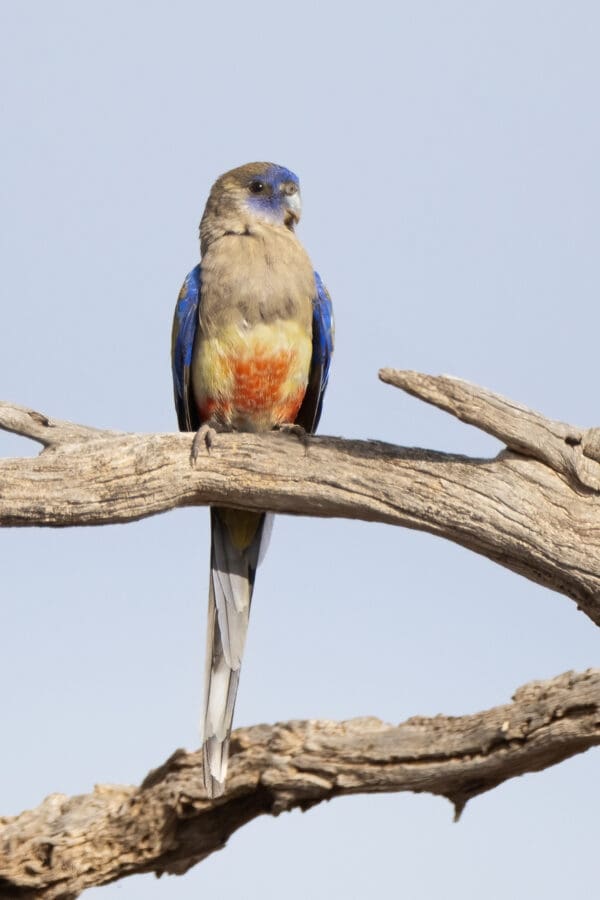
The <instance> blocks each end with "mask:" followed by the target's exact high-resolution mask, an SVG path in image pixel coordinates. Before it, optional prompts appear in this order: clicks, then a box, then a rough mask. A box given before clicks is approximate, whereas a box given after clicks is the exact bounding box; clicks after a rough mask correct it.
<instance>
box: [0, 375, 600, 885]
mask: <svg viewBox="0 0 600 900" xmlns="http://www.w3.org/2000/svg"><path fill="white" fill-rule="evenodd" d="M380 377H381V378H382V380H384V381H386V382H388V383H390V384H393V385H396V386H398V387H401V388H402V389H404V390H406V391H408V392H409V393H412V394H414V395H416V396H418V397H420V398H421V399H423V400H425V401H427V402H429V403H434V404H435V405H436V406H439V407H440V408H442V409H445V410H446V411H448V412H450V413H451V414H452V415H455V416H457V417H458V418H459V419H461V420H462V421H465V422H468V423H470V424H472V425H476V426H477V427H479V428H482V429H483V430H485V431H487V432H488V433H490V434H493V435H495V436H496V437H498V438H499V439H500V440H501V441H503V442H504V443H505V444H506V447H507V449H506V450H503V451H502V452H501V453H500V454H499V455H498V456H497V457H496V458H495V459H469V458H467V457H464V456H458V455H451V454H445V453H437V452H434V451H430V450H418V449H411V448H404V447H397V446H393V445H390V444H383V443H379V442H373V441H349V440H342V439H336V438H324V437H321V438H311V439H310V442H309V443H308V446H307V447H306V446H305V445H304V443H302V442H300V441H298V440H297V439H296V438H294V437H290V436H286V435H275V434H273V435H261V436H256V435H244V434H229V435H219V437H218V438H217V440H216V442H215V444H214V446H213V448H212V449H211V452H210V453H206V454H205V455H203V456H202V457H201V458H200V459H199V460H198V462H197V464H196V465H195V466H192V465H191V463H190V448H191V435H186V434H153V435H142V434H125V433H122V432H116V431H100V430H98V429H95V428H89V427H85V426H81V425H75V424H72V423H68V422H61V421H59V420H55V419H51V418H49V417H47V416H44V415H42V414H40V413H37V412H34V411H32V410H28V409H24V408H23V407H19V406H15V405H14V404H10V403H0V428H3V429H6V430H9V431H13V432H15V433H17V434H20V435H23V436H24V437H29V438H32V439H33V440H36V441H39V442H40V443H41V444H43V446H44V449H43V451H42V452H41V453H40V455H39V456H38V457H36V458H34V459H29V458H28V459H3V460H0V526H31V525H38V526H39V525H45V526H51V527H62V526H69V525H102V524H109V523H118V522H128V521H133V520H135V519H140V518H143V517H145V516H150V515H155V514H156V513H160V512H164V511H166V510H169V509H173V508H175V507H180V506H195V505H206V504H218V505H223V506H227V505H229V506H234V507H246V508H250V509H268V510H272V511H273V512H283V513H291V514H296V515H313V516H329V517H332V516H339V517H345V518H350V519H352V518H356V519H364V520H367V521H378V522H386V523H389V524H393V525H401V526H405V527H408V528H416V529H421V530H424V531H429V532H431V533H433V534H437V535H439V536H441V537H445V538H447V539H449V540H452V541H455V542H456V543H458V544H461V545H463V546H465V547H467V548H470V549H471V550H474V551H475V552H477V553H481V554H483V555H484V556H487V557H488V558H489V559H492V560H494V561H496V562H498V563H500V564H501V565H503V566H506V567H508V568H510V569H513V570H514V571H516V572H519V573H521V574H522V575H524V576H526V577H527V578H530V579H531V580H533V581H536V582H538V583H541V584H544V585H547V586H548V587H551V588H554V589H555V590H557V591H560V592H562V593H563V594H565V595H567V596H568V597H571V598H572V599H573V600H575V601H576V603H577V604H578V606H579V608H580V609H582V610H583V611H584V612H585V613H586V615H587V616H589V618H590V619H591V620H592V621H593V622H595V623H596V624H600V505H599V502H598V492H599V491H600V439H599V435H600V430H598V429H590V430H588V431H585V430H582V429H579V428H576V427H574V426H570V425H564V424H562V423H558V422H552V421H550V420H548V419H546V418H544V417H543V416H541V415H540V414H538V413H535V412H533V411H531V410H528V409H526V408H525V407H522V406H519V405H517V404H515V403H512V402H511V401H509V400H506V399H504V398H502V397H499V396H498V395H495V394H492V393H490V392H489V391H486V390H484V389H482V388H478V387H476V386H474V385H470V384H468V383H466V382H463V381H460V380H458V379H454V378H448V377H445V376H444V377H432V376H427V375H422V374H419V373H416V372H398V371H395V370H391V369H385V370H382V372H381V373H380ZM598 743H600V670H590V671H588V672H586V673H584V674H581V675H574V674H572V673H567V674H566V675H561V676H559V677H558V678H555V679H553V680H552V681H548V682H536V683H532V684H530V685H526V686H525V687H523V688H521V689H519V691H517V693H516V694H515V696H514V700H513V703H512V704H508V705H506V706H502V707H498V708H496V709H491V710H488V711H487V712H482V713H479V714H477V715H471V716H464V717H461V718H448V717H444V716H437V717H435V718H433V719H425V718H413V719H410V720H409V721H407V722H405V723H404V724H403V725H399V726H397V727H392V726H389V725H385V724H383V723H381V722H379V721H378V720H376V719H360V720H354V721H350V722H345V723H333V722H289V723H284V724H280V725H276V726H266V725H265V726H256V727H254V728H248V729H240V730H238V731H237V732H235V734H234V740H233V743H232V759H231V766H230V776H229V779H228V783H227V792H226V794H225V796H224V797H222V798H219V800H217V801H212V802H210V801H208V800H207V799H206V797H205V795H204V791H203V789H202V787H201V785H202V778H201V772H200V766H201V761H200V758H199V756H198V755H197V754H188V753H184V752H183V751H177V752H176V753H175V754H174V755H173V756H172V757H171V758H170V759H169V760H168V761H167V762H166V763H165V764H164V765H163V766H161V767H160V768H159V769H157V770H156V771H154V772H152V773H150V775H149V776H147V778H146V779H145V780H144V782H143V783H142V785H141V786H140V787H139V788H133V787H99V788H96V790H95V791H94V793H93V794H91V795H88V796H81V797H73V798H66V797H64V796H61V795H51V796H50V797H48V798H47V799H46V800H45V801H44V802H43V803H42V804H41V806H40V807H38V808H37V809H35V810H32V811H28V812H24V813H22V814H21V815H19V816H16V817H14V818H10V819H9V818H5V819H0V898H27V900H33V898H36V900H59V898H60V900H72V898H75V897H77V896H78V895H79V893H80V892H81V891H82V890H83V889H84V888H86V887H89V886H91V885H98V884H105V883H106V882H108V881H113V880H116V879H118V878H121V877H124V876H125V875H128V874H132V873H134V872H150V871H152V872H156V873H157V874H161V873H162V872H169V873H181V872H184V871H186V870H187V869H188V868H189V867H190V866H192V865H194V864H195V863H196V862H198V861H200V860H202V859H204V858H205V857H206V856H208V855H209V854H210V853H213V852H214V851H215V850H218V849H220V848H221V847H223V846H224V845H225V843H226V841H227V839H228V838H229V836H230V835H231V834H233V832H234V831H235V830H236V829H238V828H240V827H241V826H242V825H243V824H245V823H246V822H248V821H250V820H251V819H253V818H255V817H256V816H258V815H262V814H277V813H279V812H282V811H284V810H289V809H293V808H294V807H300V808H302V809H306V808H308V807H310V806H312V805H314V804H315V803H319V802H320V801H322V800H325V799H331V798H332V797H336V796H340V795H343V794H350V793H361V792H362V793H373V792H383V791H417V792H418V791H428V792H430V793H434V794H439V795H442V796H445V797H447V798H448V799H449V800H451V802H452V803H453V804H454V806H455V810H456V812H457V814H459V813H460V811H461V810H462V808H463V807H464V805H465V804H466V802H467V801H468V800H469V799H470V798H471V797H474V796H476V795H477V794H480V793H482V792H483V791H487V790H489V789H491V788H493V787H495V786H497V785H499V784H500V783H502V782H503V781H505V780H506V779H507V778H512V777H515V776H517V775H521V774H523V773H525V772H533V771H537V770H539V769H542V768H545V767H547V766H550V765H553V764H555V763H557V762H560V761H561V760H563V759H565V758H567V757H569V756H572V755H574V754H576V753H581V752H583V751H585V750H587V749H588V748H590V747H592V746H596V745H597V744H598Z"/></svg>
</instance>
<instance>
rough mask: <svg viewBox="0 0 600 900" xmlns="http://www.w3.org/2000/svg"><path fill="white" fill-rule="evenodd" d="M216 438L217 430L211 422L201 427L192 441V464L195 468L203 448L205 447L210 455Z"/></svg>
mask: <svg viewBox="0 0 600 900" xmlns="http://www.w3.org/2000/svg"><path fill="white" fill-rule="evenodd" d="M216 436H217V429H216V428H215V427H214V425H213V424H211V423H210V422H205V423H204V425H201V426H200V428H199V429H198V431H197V432H196V434H195V435H194V440H193V441H192V450H191V453H190V462H191V464H192V465H193V466H195V465H196V462H197V460H198V456H199V455H200V450H201V448H202V447H204V449H205V450H206V452H207V453H210V448H211V447H212V445H213V444H214V440H215V438H216Z"/></svg>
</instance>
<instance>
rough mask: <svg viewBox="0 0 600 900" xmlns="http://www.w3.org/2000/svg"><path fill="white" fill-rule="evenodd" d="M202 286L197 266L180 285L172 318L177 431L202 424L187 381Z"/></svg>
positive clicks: (172, 356) (172, 362) (172, 357)
mask: <svg viewBox="0 0 600 900" xmlns="http://www.w3.org/2000/svg"><path fill="white" fill-rule="evenodd" d="M201 283H202V272H201V268H200V265H197V266H196V267H195V268H194V269H192V271H191V272H190V273H189V275H188V276H187V277H186V279H185V281H184V282H183V286H182V288H181V290H180V292H179V297H178V298H177V306H176V307H175V317H174V319H173V335H172V342H171V365H172V369H173V391H174V394H175V409H176V410H177V420H178V422H179V429H180V431H196V430H197V429H198V428H199V427H200V425H201V422H200V421H199V417H198V412H197V410H196V404H195V403H194V398H193V396H192V387H191V382H190V371H191V365H192V351H193V349H194V340H195V338H196V332H197V330H198V306H199V304H200V285H201Z"/></svg>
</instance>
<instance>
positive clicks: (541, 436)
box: [379, 369, 600, 491]
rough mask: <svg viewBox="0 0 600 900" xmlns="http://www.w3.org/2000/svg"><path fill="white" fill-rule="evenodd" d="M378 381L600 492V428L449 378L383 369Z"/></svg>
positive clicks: (458, 379) (446, 376) (447, 376)
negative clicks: (555, 416) (571, 422)
mask: <svg viewBox="0 0 600 900" xmlns="http://www.w3.org/2000/svg"><path fill="white" fill-rule="evenodd" d="M379 377H380V378H381V380H382V381H384V382H385V383H386V384H392V385H394V387H399V388H401V389H402V390H403V391H406V392H407V393H409V394H412V395H413V396H414V397H418V398H419V399H420V400H425V401H426V402H427V403H432V404H433V405H434V406H437V407H439V408H440V409H443V410H445V411H446V412H449V413H451V414H452V415H453V416H456V418H457V419H460V420H461V422H466V423H467V424H468V425H475V426H476V427H477V428H481V430H482V431H487V433H488V434H491V435H493V437H496V438H498V439H499V440H500V441H502V442H503V443H505V444H506V446H507V447H508V448H509V450H515V451H516V452H517V453H523V454H524V455H525V456H531V457H533V459H539V460H540V461H541V462H545V463H546V464H547V465H549V466H550V468H552V469H554V470H555V471H556V472H562V473H563V474H564V475H567V476H568V477H569V478H571V479H573V480H574V481H575V482H576V483H577V482H579V483H580V484H581V485H583V486H584V487H587V488H590V489H592V490H595V491H598V490H600V464H599V463H598V460H600V450H599V449H598V447H599V439H598V435H599V431H600V430H599V429H598V428H589V429H587V430H586V429H582V428H577V427H576V426H575V425H565V424H564V423H563V422H555V421H553V420H552V419H546V418H545V416H542V415H540V413H537V412H534V411H533V410H531V409H527V407H526V406H521V404H519V403H514V401H512V400H507V398H506V397H501V396H500V395H499V394H493V393H492V392H491V391H487V390H485V388H480V387H478V386H477V385H474V384H470V383H469V382H468V381H463V380H462V379H460V378H452V377H451V376H449V375H423V374H422V373H421V372H411V371H405V370H404V371H401V370H399V369H381V370H380V372H379Z"/></svg>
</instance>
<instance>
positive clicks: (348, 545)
mask: <svg viewBox="0 0 600 900" xmlns="http://www.w3.org/2000/svg"><path fill="white" fill-rule="evenodd" d="M599 31H600V9H599V8H598V6H597V4H595V3H591V2H590V3H584V2H573V3H568V4H567V3H557V2H528V0H525V2H523V0H521V2H511V0H504V2H475V0H472V2H448V3H444V2H441V0H440V2H420V3H406V2H398V3H395V4H392V3H389V4H386V3H382V2H379V0H374V2H371V3H369V4H367V5H366V6H364V5H363V6H360V7H358V6H357V7H353V6H351V5H350V6H344V7H342V6H341V4H340V5H339V6H336V7H334V6H333V4H331V5H329V6H328V5H327V4H325V3H312V2H304V3H302V4H297V5H296V6H295V7H294V9H293V10H292V8H291V6H286V5H285V4H282V3H275V2H270V3H269V2H260V0H259V2H257V3H253V4H241V3H238V4H233V5H226V4H222V5H221V6H220V7H217V6H213V5H210V6H209V5H207V4H202V3H199V2H196V3H193V2H191V0H171V2H169V3H166V2H146V3H144V4H141V3H137V4H134V3H128V2H115V0H103V2H102V3H100V2H96V0H89V2H86V3H77V2H75V0H71V2H65V0H53V2H52V3H45V2H40V0H32V2H28V3H21V4H17V3H11V2H10V0H2V2H0V76H1V82H2V84H3V90H2V98H1V103H2V111H1V117H2V124H3V137H2V150H1V151H0V153H1V156H2V161H3V166H2V168H3V175H4V177H3V178H2V181H1V185H0V192H1V205H2V215H3V225H4V227H3V228H2V234H1V247H0V254H1V256H0V259H1V267H2V291H3V297H4V302H3V307H2V308H3V317H2V327H1V328H0V375H1V378H0V396H2V398H5V399H9V400H13V401H15V402H18V403H23V404H27V405H30V406H33V407H34V408H36V409H39V410H41V411H43V412H45V413H48V414H50V415H54V416H56V417H59V418H65V419H72V420H75V421H79V422H84V423H89V424H92V425H96V426H107V427H114V428H119V429H125V430H131V431H136V430H140V431H161V430H174V429H175V424H176V422H175V414H174V411H173V408H172V397H171V379H170V370H169V360H168V351H169V337H170V326H171V316H172V310H173V305H174V301H175V297H176V294H177V291H178V289H179V285H180V283H181V281H182V279H183V277H184V276H185V274H186V272H187V271H188V270H189V269H190V268H191V267H192V266H193V265H194V264H195V263H196V261H197V254H198V246H197V225H198V222H199V219H200V215H201V212H202V209H203V205H204V202H205V199H206V195H207V192H208V189H209V187H210V185H211V183H212V182H213V180H214V179H215V177H216V176H217V175H219V174H220V173H221V172H223V171H225V170H226V169H228V168H230V167H232V166H235V165H239V164H242V163H244V162H248V161H251V160H255V159H270V160H273V161H275V162H278V163H281V164H283V165H286V166H288V167H290V168H292V169H293V170H294V171H296V172H297V173H298V174H299V176H300V178H301V181H302V186H303V197H304V218H303V222H302V223H301V226H300V232H299V233H300V236H301V238H302V240H303V241H304V243H305V245H306V247H307V249H308V250H309V253H310V254H311V256H312V259H313V262H314V263H315V266H316V267H317V268H318V269H319V271H320V272H321V274H322V275H323V277H324V279H325V281H326V283H327V284H328V286H329V288H330V291H331V294H332V296H333V300H334V303H335V309H336V318H337V348H336V355H335V359H334V366H333V370H332V377H331V383H330V388H329V392H328V396H327V398H326V403H325V411H324V415H323V419H322V424H321V431H322V432H323V433H330V434H339V435H344V436H347V437H373V438H382V439H385V440H389V441H394V442H397V443H401V444H406V445H409V446H412V445H415V446H422V447H431V448H433V449H439V450H454V451H459V452H464V453H467V454H473V455H493V454H495V453H496V451H497V449H498V446H499V445H498V444H497V443H496V442H494V441H493V440H492V439H490V438H488V437H486V436H485V435H482V434H479V433H478V432H477V431H476V430H474V429H470V428H468V427H466V426H464V425H461V424H459V423H457V422H454V421H453V420H452V419H450V418H449V417H448V416H446V415H444V414H442V413H440V412H438V411H436V410H434V409H432V408H431V407H428V406H426V405H424V404H421V403H419V402H417V401H416V400H413V399H411V398H408V397H405V396H403V395H402V394H401V393H400V392H399V391H396V390H394V389H392V388H389V387H385V386H383V385H381V384H379V383H378V381H377V378H376V373H377V369H378V368H379V367H380V366H382V365H395V366H397V367H400V368H415V369H420V370H422V371H425V372H432V373H440V372H448V373H451V374H454V375H458V376H460V377H463V378H467V379H470V380H472V381H475V382H477V383H479V384H482V385H484V386H486V387H489V388H492V389H494V390H497V391H499V392H501V393H504V394H506V395H508V396H510V397H512V398H513V399H515V400H518V401H520V402H522V403H525V404H527V405H530V406H532V407H534V408H537V409H539V410H541V411H542V412H544V413H545V414H547V415H549V416H551V417H554V418H558V419H563V420H565V421H570V422H573V423H575V424H579V425H598V424H599V420H600V414H599V412H598V402H597V380H598V378H597V368H598V366H597V357H598V352H597V342H598V331H599V328H600V316H599V313H598V294H599V289H600V268H599V266H600V263H599V259H600V254H599V252H598V249H599V248H598V232H599V228H598V226H599V221H598V219H599V209H600V177H599V174H598V159H599V157H600V146H599V145H600V125H599V119H598V83H599V77H600V57H599V55H598V40H599ZM32 452H36V448H35V446H34V445H33V444H28V443H26V442H24V441H22V440H18V439H16V438H13V437H9V436H6V435H0V453H2V454H4V455H13V454H20V453H32ZM207 519H208V516H207V513H206V511H204V510H201V509H195V510H183V511H175V512H172V513H170V514H168V515H165V516H160V517H157V518H154V519H152V520H148V521H145V522H142V523H138V524H133V525H128V526H122V527H113V528H102V529H89V530H85V531H84V530H68V531H44V530H39V531H38V530H31V531H30V530H25V529H23V530H20V531H16V530H15V531H3V532H1V533H0V543H1V546H2V550H1V551H0V552H1V560H2V603H1V606H0V639H1V652H0V679H1V681H2V683H3V684H4V685H5V688H4V691H3V697H4V707H3V710H2V713H3V714H2V766H1V774H0V814H5V815H6V814H13V813H17V812H18V811H20V810H21V809H23V808H26V807H30V806H33V805H36V804H37V803H39V802H40V801H41V799H42V798H43V797H44V796H45V795H46V794H48V793H51V792H54V791H62V792H65V793H81V792H86V791H89V790H90V789H91V788H92V786H93V784H94V783H96V782H114V783H134V782H138V781H139V780H140V779H141V778H142V777H143V776H144V775H145V773H146V772H147V770H148V769H149V768H151V767H154V766H156V765H158V764H159V763H160V762H162V761H163V760H164V759H165V758H166V757H167V756H168V755H169V754H170V753H171V752H172V751H173V750H174V749H175V748H176V747H179V746H185V747H188V748H192V747H195V746H197V742H198V732H197V728H198V720H199V709H200V703H201V697H202V673H203V655H204V627H205V623H204V618H205V606H206V587H207V562H208V540H209V538H208V522H207ZM597 640H598V639H597V635H596V634H595V632H594V628H593V626H592V625H591V623H590V622H589V621H588V620H587V619H586V618H584V616H582V615H581V614H580V613H577V611H576V609H575V605H574V604H573V603H572V602H570V601H569V600H567V599H566V598H564V597H561V596H559V595H557V594H553V593H552V592H550V591H547V590H544V589H542V588H540V587H537V586H536V585H533V584H531V583H529V582H527V581H525V580H523V579H521V578H519V577H517V576H516V575H514V574H512V573H510V572H508V571H505V570H503V569H500V568H499V567H497V566H495V565H493V564H491V563H489V562H488V561H487V560H484V559H482V558H479V557H477V556H474V555H473V554H471V553H468V552H467V551H465V550H462V549H461V548H458V547H455V546H453V545H451V544H449V543H447V542H444V541H441V540H439V539H436V538H433V537H431V536H429V535H424V534H418V533H414V532H409V531H404V530H401V529H392V528H390V527H383V526H375V525H367V524H363V523H351V522H337V521H312V520H308V519H292V518H281V519H279V520H278V521H277V523H276V527H275V533H274V536H273V541H272V544H271V547H270V552H269V555H268V557H267V560H266V562H265V564H264V566H263V568H262V570H261V571H260V573H259V578H258V580H257V587H256V592H255V601H254V606H253V616H252V622H251V627H250V635H249V641H248V646H247V654H246V660H245V664H244V670H243V673H242V680H241V687H240V694H239V700H238V705H237V709H236V722H237V724H239V725H242V724H252V723H256V722H264V721H275V720H282V719H288V718H302V717H307V718H308V717H310V718H317V717H328V718H347V717H352V716H359V715H366V714H372V715H378V716H381V717H382V718H384V719H386V720H389V721H393V722H397V721H401V720H403V719H404V718H406V717H407V716H409V715H413V714H417V713H421V714H435V713H438V712H445V713H452V714H460V713H463V712H470V711H474V710H478V709H482V708H486V707H488V706H492V705H495V704H497V703H502V702H506V701H507V700H508V699H509V697H510V695H511V693H512V692H513V690H514V688H516V687H517V686H518V685H520V684H521V683H523V682H525V681H527V680H530V679H533V678H546V677H550V676H552V675H555V674H558V673H559V672H562V671H564V670H566V669H569V668H574V669H584V668H586V667H588V666H590V665H594V664H597V663H598V653H597ZM599 783H600V781H599V779H598V754H597V753H595V752H591V753H588V754H586V755H584V756H582V757H579V758H576V759H573V760H571V761H569V762H567V763H565V764H563V765H562V766H560V767H557V768H554V769H552V770H549V771H546V772H544V773H540V774H538V775H530V776H527V777H524V778H520V779H518V780H516V781H513V782H510V783H509V784H507V785H505V786H503V787H501V788H500V789H498V790H496V791H494V792H492V793H490V794H489V795H486V796H484V797H482V798H479V799H476V800H475V801H473V802H472V803H471V804H470V805H469V806H468V807H467V809H466V812H465V814H464V816H463V819H462V821H461V822H460V824H458V825H454V824H453V823H452V810H451V807H450V805H449V804H448V803H447V802H446V801H444V800H442V799H437V798H432V797H429V796H412V795H392V796H386V797H357V798H352V799H346V800H337V801H334V802H332V803H330V804H328V805H324V806H322V807H319V808H316V809H314V810H311V811H310V812H308V813H306V814H304V815H302V814H300V813H294V814H292V815H285V816H282V817H280V818H279V819H278V820H273V819H266V818H265V819H262V820H261V821H257V822H255V823H252V824H251V825H250V826H248V827H246V828H244V829H243V830H242V831H240V832H239V833H238V834H236V835H235V836H234V837H233V838H232V840H231V841H230V844H229V846H228V848H227V849H226V850H225V851H224V852H222V853H219V854H216V855H215V856H213V857H211V858H210V859H208V860H207V861H206V862H204V863H203V864H201V865H200V866H198V867H196V869H194V870H193V871H192V872H190V873H188V874H187V875H186V876H184V877H183V878H163V879H161V880H160V881H157V880H156V879H154V878H153V877H152V876H144V877H137V878H132V879H128V880H126V881H123V882H120V883H118V884H116V885H112V886H109V887H106V888H102V889H99V890H97V891H96V892H95V893H94V891H91V892H90V893H89V895H88V896H89V897H90V900H91V898H92V897H98V900H100V898H104V900H111V898H119V900H142V898H143V900H154V898H166V897H168V898H176V900H188V898H197V897H199V896H200V895H210V896H213V897H218V898H240V897H243V898H252V897H258V896H260V897H261V898H265V900H271V898H278V897H280V896H281V894H282V892H283V885H285V895H286V897H287V898H288V900H299V898H304V897H306V896H311V897H324V898H329V897H338V896H339V897H348V898H354V897H356V898H360V897H366V896H372V895H374V894H385V895H387V896H392V897H394V896H402V897H406V898H433V897H439V896H440V895H443V896H444V897H448V898H459V897H460V898H461V900H476V898H477V900H478V898H480V897H481V896H482V894H483V893H485V896H486V897H487V898H488V900H505V898H506V897H517V898H520V897H525V896H527V897H544V898H548V900H554V898H557V900H558V898H563V897H565V896H584V895H586V894H588V893H589V892H590V890H592V887H591V886H592V884H595V882H596V879H597V864H596V859H597V838H596V833H597V814H598V806H599V803H600V787H599ZM557 858H559V859H560V864H557V863H556V862H555V860H556V859H557ZM100 891H101V893H100Z"/></svg>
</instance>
